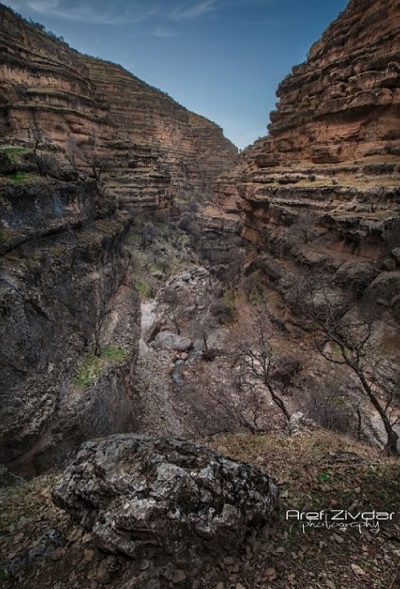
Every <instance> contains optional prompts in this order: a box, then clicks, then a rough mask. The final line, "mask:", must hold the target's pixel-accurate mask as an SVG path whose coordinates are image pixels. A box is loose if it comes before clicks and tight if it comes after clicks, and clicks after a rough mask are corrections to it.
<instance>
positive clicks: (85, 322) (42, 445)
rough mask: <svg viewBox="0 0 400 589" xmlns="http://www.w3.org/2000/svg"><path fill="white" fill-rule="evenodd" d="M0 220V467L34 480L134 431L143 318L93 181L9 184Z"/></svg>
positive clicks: (120, 228)
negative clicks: (80, 451) (98, 441)
mask: <svg viewBox="0 0 400 589" xmlns="http://www.w3.org/2000/svg"><path fill="white" fill-rule="evenodd" d="M0 210H1V216H2V218H3V220H4V221H5V222H6V224H7V229H6V230H3V231H2V234H1V241H0V251H1V253H2V265H1V269H0V332H1V338H0V372H1V378H0V388H1V420H0V462H3V463H5V464H7V465H9V466H10V467H11V468H13V469H15V470H17V471H20V472H24V473H26V474H33V473H37V472H41V471H43V470H44V469H46V468H48V467H49V466H50V465H53V466H55V465H57V464H59V463H60V462H61V461H62V460H63V459H64V458H65V456H66V455H67V454H68V452H69V451H70V450H71V449H73V448H75V447H76V445H77V444H79V443H81V442H82V441H83V440H85V439H87V438H88V437H90V436H95V435H100V434H107V433H112V432H116V431H127V428H128V429H129V428H131V427H132V425H133V421H134V413H135V409H134V404H133V403H132V399H131V398H130V395H129V391H130V383H131V380H132V377H133V373H134V367H135V360H136V356H137V349H138V337H139V323H140V310H139V303H138V298H137V294H136V290H135V288H134V286H133V284H132V277H131V274H130V259H129V257H127V256H126V255H125V254H124V252H123V243H124V239H125V236H126V233H127V230H128V227H129V224H128V223H127V221H126V220H125V219H123V218H121V217H120V216H118V214H117V213H116V211H115V204H114V202H113V201H112V200H110V199H109V198H108V199H107V198H105V196H104V194H103V193H100V192H99V191H98V187H97V185H96V182H94V181H90V182H84V181H81V182H60V181H52V182H49V180H47V179H46V180H43V179H41V178H36V181H35V182H33V181H32V182H30V183H29V184H27V185H19V186H15V185H12V184H5V185H3V186H1V187H0Z"/></svg>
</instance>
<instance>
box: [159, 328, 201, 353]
mask: <svg viewBox="0 0 400 589" xmlns="http://www.w3.org/2000/svg"><path fill="white" fill-rule="evenodd" d="M152 345H153V347H154V348H155V349H156V350H177V351H178V352H186V350H189V349H190V348H191V347H192V340H191V339H190V338H188V337H183V336H182V335H178V334H176V333H173V332H172V331H160V332H159V333H158V334H157V336H156V337H155V339H154V343H153V344H152Z"/></svg>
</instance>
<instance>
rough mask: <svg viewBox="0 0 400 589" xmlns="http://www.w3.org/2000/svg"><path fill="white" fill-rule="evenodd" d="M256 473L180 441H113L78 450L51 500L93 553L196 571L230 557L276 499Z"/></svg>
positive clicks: (131, 438)
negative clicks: (88, 536)
mask: <svg viewBox="0 0 400 589" xmlns="http://www.w3.org/2000/svg"><path fill="white" fill-rule="evenodd" d="M277 495H278V490H277V487H276V485H275V483H274V482H273V480H272V479H271V478H270V477H269V476H268V475H267V474H266V473H263V472H262V471H260V470H258V469H256V468H254V467H253V466H250V465H249V464H245V463H242V462H236V461H234V460H231V459H228V458H225V457H224V456H222V455H220V454H217V453H216V452H213V451H212V450H209V449H207V448H205V447H201V446H197V445H194V444H192V443H189V442H186V441H184V440H181V439H154V438H150V437H145V436H140V435H132V434H120V435H115V436H109V437H107V438H102V439H98V440H94V441H91V442H87V443H85V444H83V445H82V446H81V448H80V450H79V452H78V454H77V456H76V458H75V460H74V461H73V462H72V464H71V465H70V466H69V467H68V468H67V470H66V471H65V473H64V475H63V477H62V479H61V481H60V482H59V484H58V485H57V486H56V487H55V488H54V490H53V500H54V502H55V503H56V505H58V506H59V507H61V508H63V509H65V510H66V511H68V512H69V514H70V515H71V516H72V518H73V519H74V520H75V521H78V522H79V523H80V524H81V525H82V526H84V527H85V528H86V529H88V530H91V531H92V533H93V535H94V539H95V541H96V543H97V545H98V547H99V548H100V549H102V550H104V551H106V552H110V553H114V554H115V553H118V552H122V553H124V554H126V555H127V556H130V557H132V558H138V557H139V558H140V557H146V558H151V559H155V560H157V561H160V562H161V561H163V560H165V559H167V560H168V561H170V562H171V561H172V562H174V563H176V564H179V565H180V566H184V565H187V566H188V567H189V566H190V567H192V565H193V564H195V563H197V564H200V563H201V561H202V560H203V558H207V555H211V554H212V555H213V556H214V557H215V554H216V553H217V554H218V553H221V554H222V553H224V552H232V551H235V550H236V549H237V548H238V547H239V546H240V545H241V543H242V542H243V541H244V539H245V538H246V535H247V534H248V533H249V532H250V531H251V529H253V528H259V527H261V526H264V525H265V524H266V523H267V522H268V520H269V518H270V516H271V512H272V511H273V508H274V506H275V503H276V500H277Z"/></svg>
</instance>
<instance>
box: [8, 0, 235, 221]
mask: <svg viewBox="0 0 400 589" xmlns="http://www.w3.org/2000/svg"><path fill="white" fill-rule="evenodd" d="M0 48H1V58H0V130H1V131H2V136H3V139H4V142H5V143H7V142H8V143H10V142H12V143H13V144H14V145H15V144H17V142H18V143H19V144H21V143H23V144H25V145H28V146H31V145H32V144H33V143H38V144H40V146H41V148H42V149H46V150H47V151H48V150H50V151H53V152H54V151H55V152H58V153H59V156H60V157H61V156H64V157H66V158H67V159H68V160H69V161H70V162H71V161H72V163H73V165H74V166H75V167H76V168H78V169H84V170H87V171H89V172H90V171H92V168H97V170H94V173H95V174H96V173H97V174H99V173H102V179H103V180H104V181H105V182H106V186H107V190H108V191H109V192H110V194H112V195H113V196H115V197H117V199H118V201H119V202H120V205H121V208H123V209H125V210H127V211H128V212H129V211H131V210H132V209H134V210H135V209H137V208H152V209H156V210H160V209H165V208H168V207H169V206H170V205H171V203H172V200H173V199H175V200H177V201H178V204H179V203H181V202H184V201H185V199H186V198H187V197H188V195H189V194H190V195H191V196H192V197H194V198H199V197H202V198H204V197H205V196H207V194H208V195H209V194H210V190H211V184H212V181H213V179H214V178H215V177H216V176H217V175H218V174H220V173H221V172H223V171H224V170H225V169H227V168H228V167H229V166H230V165H231V164H232V163H233V160H234V158H235V155H236V152H237V150H236V148H235V147H234V146H233V145H232V144H231V143H230V142H229V141H228V140H226V139H225V137H224V136H223V134H222V130H221V129H220V128H219V127H217V126H216V125H215V124H214V123H211V122H210V121H208V120H207V119H205V118H203V117H201V116H199V115H196V114H194V113H191V112H189V111H188V110H186V109H185V108H184V107H182V106H180V105H179V104H177V103H176V102H175V101H174V100H172V98H170V97H169V96H168V95H166V94H165V93H163V92H160V91H159V90H156V89H155V88H153V87H151V86H149V85H147V84H145V83H144V82H142V81H141V80H139V79H138V78H136V77H135V76H134V75H132V74H130V73H129V72H127V71H126V70H124V69H123V68H122V67H120V66H117V65H114V64H112V63H109V62H105V61H101V60H98V59H93V58H88V57H84V56H82V55H80V54H79V53H78V52H76V51H74V50H72V49H71V48H70V47H69V46H68V45H67V44H66V43H63V42H62V41H60V40H59V39H56V38H52V37H50V36H49V35H47V34H46V33H44V32H43V31H42V30H40V28H38V27H35V26H32V25H31V24H29V23H27V22H26V21H24V20H22V19H20V18H18V17H17V16H16V15H15V14H14V13H13V12H12V11H10V10H9V9H7V8H6V7H4V6H2V5H0Z"/></svg>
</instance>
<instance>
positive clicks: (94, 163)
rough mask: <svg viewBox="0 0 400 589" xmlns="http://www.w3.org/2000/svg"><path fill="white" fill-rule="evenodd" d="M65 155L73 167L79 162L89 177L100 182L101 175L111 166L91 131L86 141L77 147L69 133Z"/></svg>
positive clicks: (96, 137)
mask: <svg viewBox="0 0 400 589" xmlns="http://www.w3.org/2000/svg"><path fill="white" fill-rule="evenodd" d="M66 157H67V159H68V161H69V163H70V164H71V166H72V167H73V168H74V169H76V168H78V167H79V164H81V165H82V166H83V167H84V168H86V169H88V170H89V173H90V175H91V177H92V178H94V179H95V180H96V181H97V182H100V180H101V177H102V175H103V174H104V173H105V172H107V170H109V169H110V167H111V161H110V159H109V158H108V157H107V156H106V155H105V154H104V153H103V152H102V150H101V144H100V141H99V139H98V136H97V134H96V133H92V134H91V136H90V137H89V139H88V141H87V142H86V143H84V144H80V146H79V147H78V143H77V141H76V138H75V137H74V136H73V135H70V136H69V137H68V139H67V143H66Z"/></svg>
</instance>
